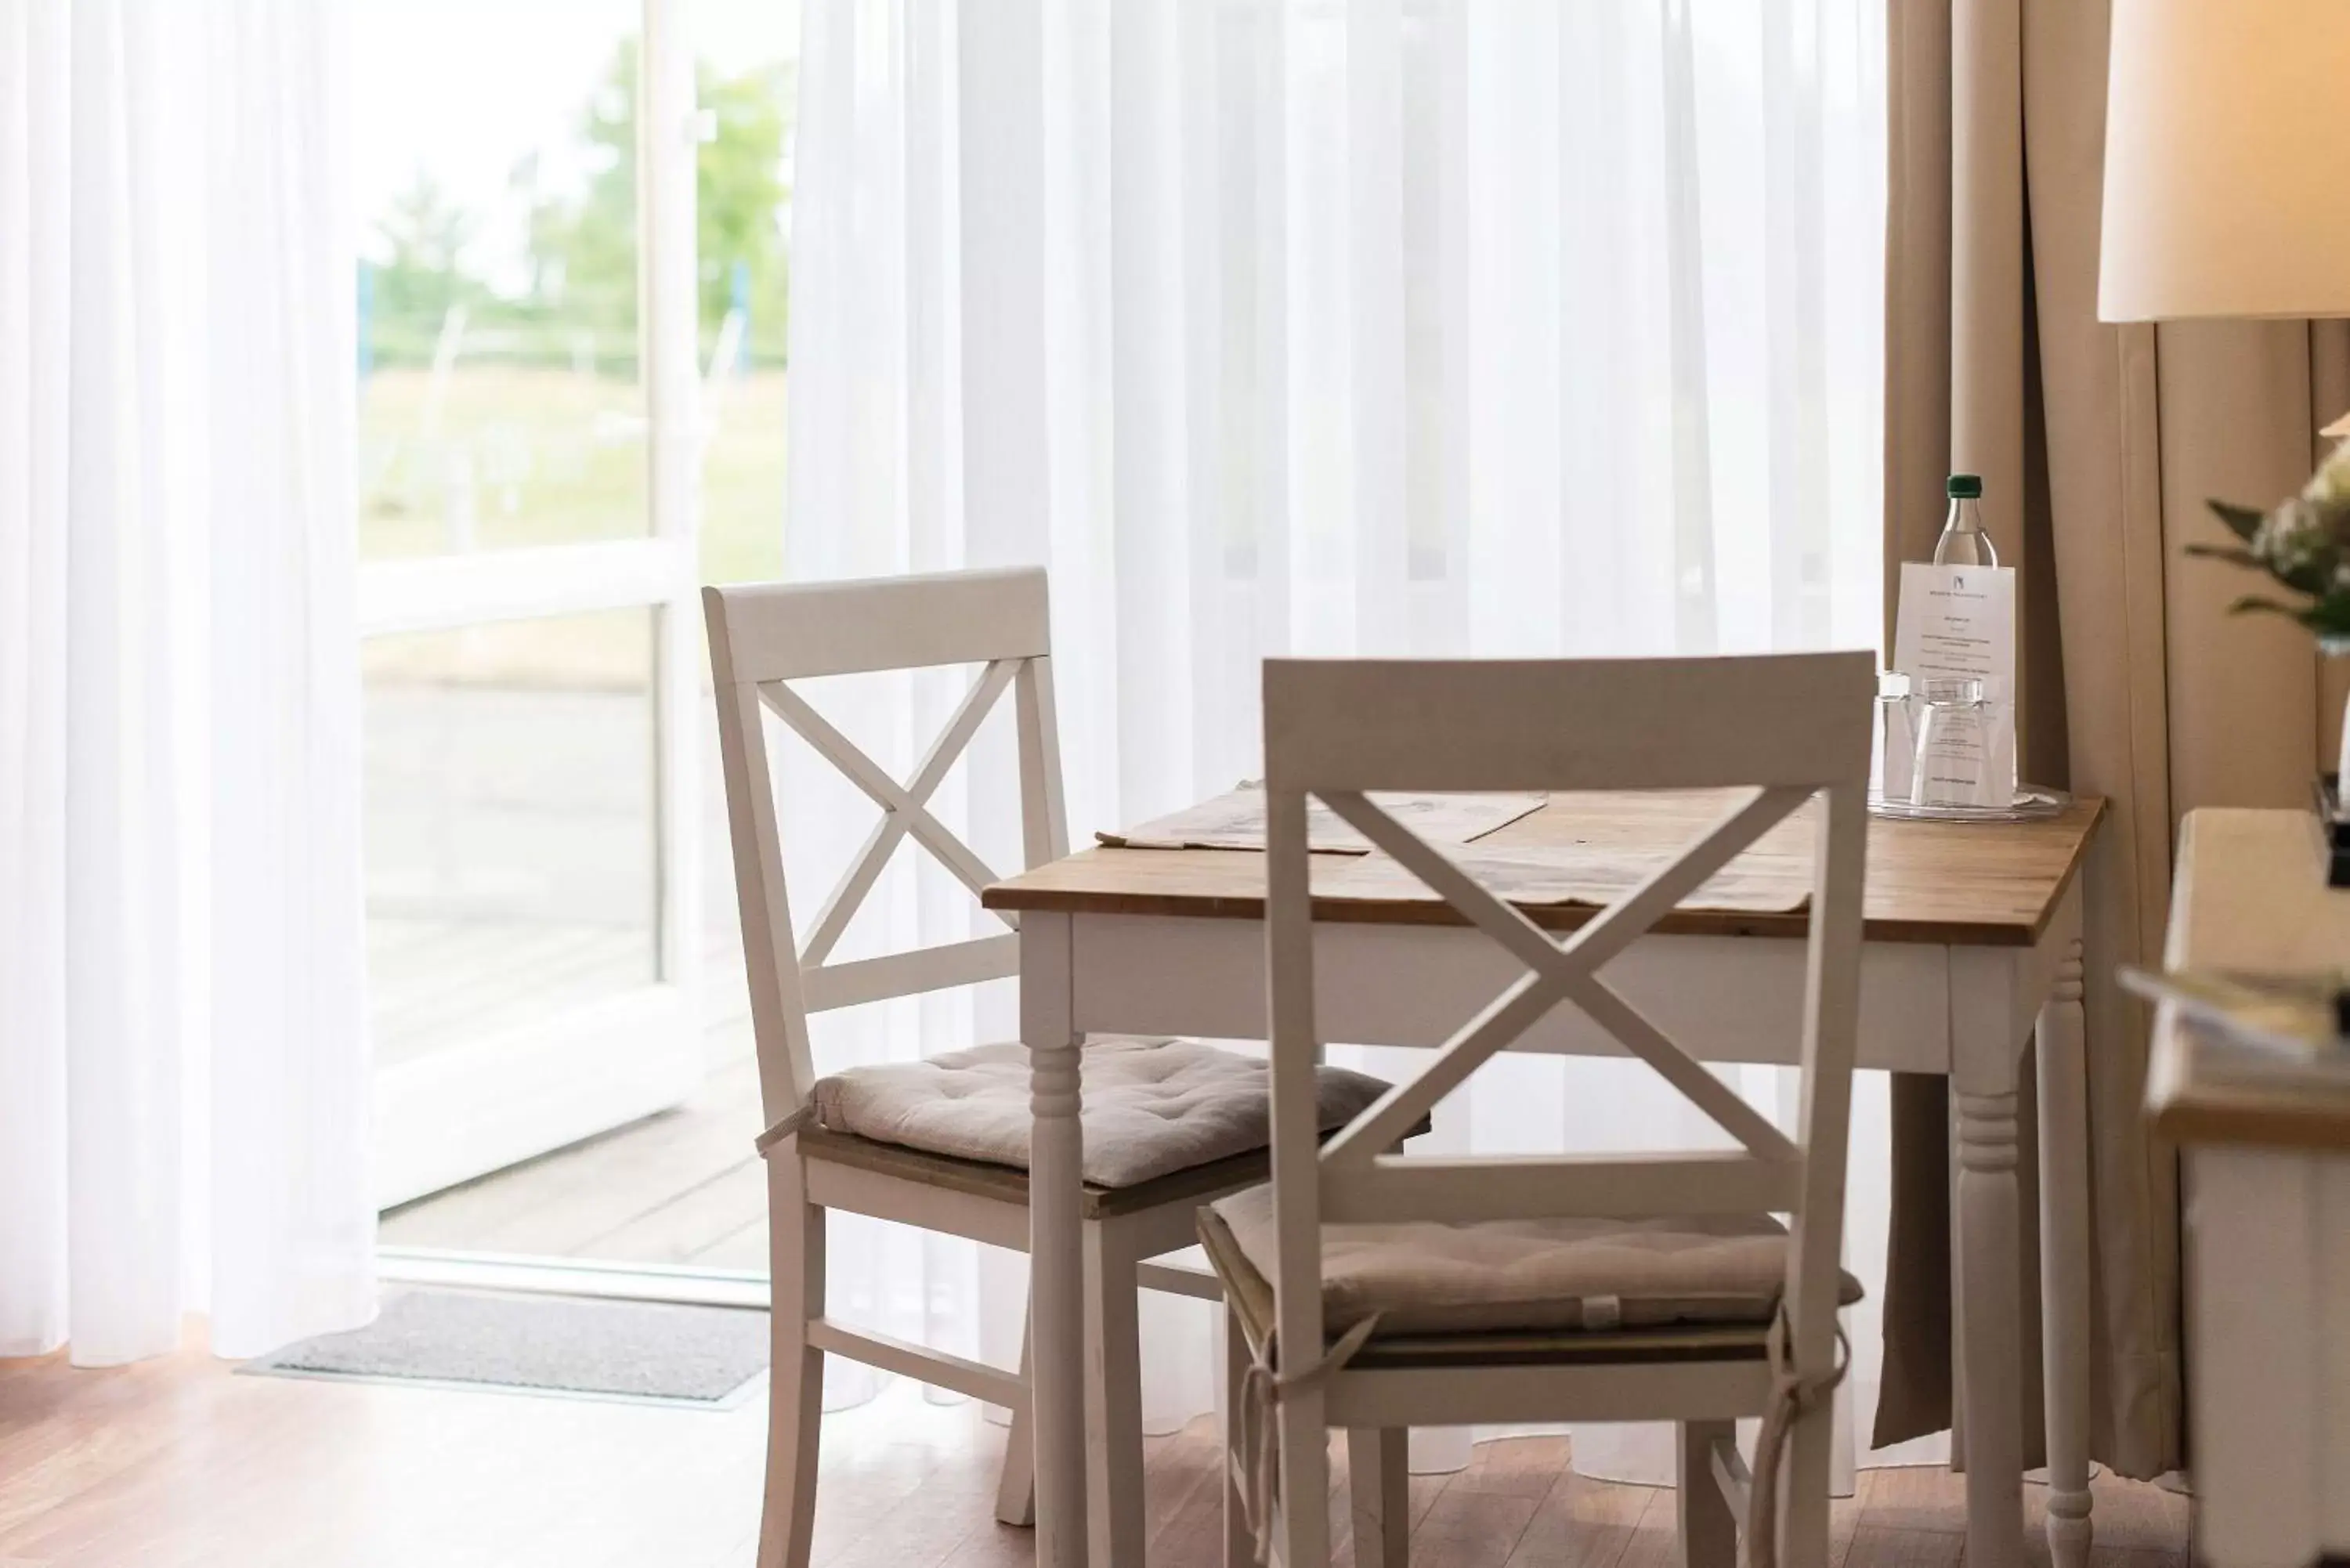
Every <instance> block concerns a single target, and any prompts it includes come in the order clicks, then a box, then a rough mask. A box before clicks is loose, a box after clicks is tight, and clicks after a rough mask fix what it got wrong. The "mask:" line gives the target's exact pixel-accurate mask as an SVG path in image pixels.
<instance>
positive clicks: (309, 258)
mask: <svg viewBox="0 0 2350 1568" xmlns="http://www.w3.org/2000/svg"><path fill="white" fill-rule="evenodd" d="M339 50H340V32H339V16H338V11H337V8H336V7H335V6H334V5H329V4H320V3H318V0H206V3H205V4H203V5H181V4H177V3H175V0H0V1355H28V1354H34V1353H37V1352H41V1351H46V1350H48V1349H51V1348H53V1347H55V1346H56V1345H59V1344H61V1343H65V1342H67V1341H68V1340H69V1341H70V1342H71V1346H72V1354H73V1357H74V1359H75V1360H76V1361H77V1362H80V1363H83V1364H88V1365H104V1364H110V1363H114V1362H120V1361H126V1360H130V1359H133V1358H135V1357H139V1356H142V1355H154V1354H157V1353H160V1352H163V1351H168V1350H171V1349H173V1348H175V1347H176V1346H177V1345H179V1343H180V1336H181V1325H182V1314H183V1313H185V1312H190V1311H195V1312H203V1313H208V1314H210V1317H211V1340H212V1345H213V1348H214V1349H215V1350H217V1351H219V1352H220V1353H221V1354H223V1355H252V1354H254V1353H256V1352H258V1351H262V1350H265V1349H267V1348H270V1347H272V1346H274V1345H278V1344H281V1343H283V1342H285V1341H286V1340H289V1339H293V1338H297V1337H300V1336H302V1335H305V1334H315V1333H318V1332H322V1331H325V1330H328V1329H334V1328H340V1327H347V1326H350V1325H352V1324H357V1323H359V1322H362V1321H364V1320H365V1319H366V1317H367V1316H368V1315H369V1314H370V1313H371V1312H372V1311H373V1306H374V1293H373V1279H372V1262H371V1254H372V1251H373V1242H374V1220H373V1215H372V1212H371V1210H370V1206H369V1201H368V1194H367V1184H366V1180H365V1164H366V1158H367V1154H366V1150H367V1140H366V1126H365V1122H366V1116H365V1106H366V1098H365V1096H366V1085H367V1077H366V1050H365V1044H364V1041H363V1038H362V1033H361V1013H360V992H359V979H360V926H359V919H360V912H359V911H360V904H359V833H358V805H359V782H358V781H359V769H358V762H359V728H358V726H359V710H358V698H359V686H358V677H357V666H356V660H357V643H356V639H355V637H354V633H353V626H352V617H351V594H352V566H353V549H352V533H351V530H352V526H353V518H352V507H351V503H350V485H349V474H348V462H349V452H350V444H351V442H350V421H351V412H350V400H351V365H352V354H353V347H352V336H351V315H352V308H351V307H352V297H351V283H350V278H351V273H350V268H349V263H348V256H349V254H350V250H349V245H350V236H349V234H348V232H347V231H346V229H345V227H344V213H343V212H342V209H341V202H342V187H343V184H344V172H343V170H342V167H341V163H340V161H339V149H340V137H339V135H338V130H337V122H336V106H337V105H338V102H339V93H338V85H337V84H338V79H339V71H340V60H339Z"/></svg>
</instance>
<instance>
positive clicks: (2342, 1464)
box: [2147, 810, 2350, 1568]
mask: <svg viewBox="0 0 2350 1568" xmlns="http://www.w3.org/2000/svg"><path fill="white" fill-rule="evenodd" d="M2164 961H2165V963H2166V965H2167V967H2169V968H2172V969H2180V968H2186V967H2189V966H2192V967H2195V968H2199V969H2230V970H2241V971H2307V970H2312V969H2325V968H2350V891H2334V890H2332V889H2329V888H2326V886H2325V884H2324V875H2323V872H2322V869H2321V867H2320V865H2319V861H2318V846H2317V841H2316V836H2315V834H2314V831H2313V829H2312V826H2311V823H2310V819H2309V815H2308V814H2307V813H2305V812H2297V811H2234V810H2205V811H2198V812H2195V813H2192V814H2191V815H2189V817H2188V818H2187V822H2186V825H2185V827H2184V828H2183V830H2182V832H2181V835H2180V839H2179V851H2178V877H2177V880H2176V885H2175V888H2174V890H2173V893H2172V898H2171V910H2170V929H2169V937H2168V944H2167V948H2166V950H2165V953H2164ZM2225 1067H2226V1063H2225V1059H2224V1058H2223V1057H2222V1056H2221V1055H2220V1054H2219V1053H2216V1052H2215V1051H2214V1050H2213V1049H2212V1048H2211V1047H2210V1045H2209V1044H2205V1043H2204V1042H2202V1041H2200V1040H2199V1039H2198V1037H2197V1036H2196V1035H2195V1034H2194V1033H2192V1032H2190V1031H2189V1030H2187V1029H2184V1028H2181V1027H2179V1026H2178V1022H2177V1020H2176V1019H2174V1018H2173V1017H2171V1016H2170V1015H2169V1012H2168V1009H2165V1010H2163V1011H2162V1012H2158V1014H2157V1017H2156V1022H2155V1033H2154V1044H2153V1058H2152V1063H2151V1065H2150V1070H2149V1074H2148V1079H2147V1114H2148V1116H2150V1117H2151V1118H2152V1120H2153V1125H2154V1128H2155V1131H2156V1133H2157V1134H2158V1136H2159V1137H2161V1138H2162V1139H2163V1140H2164V1141H2166V1142H2168V1143H2169V1144H2172V1145H2174V1146H2176V1147H2178V1149H2179V1150H2180V1152H2181V1155H2182V1158H2183V1161H2184V1165H2185V1169H2184V1171H2183V1179H2184V1183H2185V1201H2186V1217H2187V1259H2186V1262H2187V1353H2188V1366H2187V1376H2188V1397H2189V1435H2188V1452H2189V1465H2190V1468H2191V1470H2192V1473H2193V1476H2194V1485H2195V1493H2196V1498H2197V1503H2198V1506H2197V1510H2196V1538H2197V1539H2196V1544H2197V1552H2198V1556H2197V1561H2198V1562H2199V1563H2208V1564H2210V1568H2309V1565H2310V1564H2313V1563H2331V1562H2340V1561H2345V1560H2350V1078H2345V1080H2344V1081H2342V1082H2340V1083H2336V1084H2331V1085H2329V1084H2326V1083H2324V1082H2322V1081H2313V1080H2311V1079H2310V1078H2307V1077H2304V1076H2302V1075H2282V1074H2280V1075H2278V1076H2276V1077H2275V1078H2274V1079H2273V1080H2260V1081H2247V1080H2246V1078H2245V1077H2244V1075H2242V1073H2241V1069H2239V1070H2236V1071H2232V1072H2231V1071H2227V1070H2224V1069H2225Z"/></svg>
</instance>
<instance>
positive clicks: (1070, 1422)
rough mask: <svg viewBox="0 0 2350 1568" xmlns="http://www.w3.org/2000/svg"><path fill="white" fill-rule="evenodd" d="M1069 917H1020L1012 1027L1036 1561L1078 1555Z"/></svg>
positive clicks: (1074, 1078) (1080, 1461) (1079, 1327)
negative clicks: (1022, 1056)
mask: <svg viewBox="0 0 2350 1568" xmlns="http://www.w3.org/2000/svg"><path fill="white" fill-rule="evenodd" d="M1071 959H1072V954H1071V950H1070V940H1069V920H1068V918H1067V917H1066V916H1065V915H1047V914H1042V913H1038V912H1035V911H1033V910H1032V911H1030V912H1029V913H1028V914H1026V915H1025V916H1024V917H1023V918H1022V919H1021V922H1020V1037H1021V1039H1022V1040H1023V1041H1024V1042H1025V1043H1026V1044H1027V1046H1028V1080H1029V1104H1028V1108H1029V1115H1030V1116H1031V1117H1032V1118H1033V1127H1032V1129H1031V1134H1030V1142H1029V1150H1028V1324H1029V1341H1030V1344H1031V1345H1032V1347H1033V1352H1032V1353H1033V1356H1034V1364H1033V1365H1034V1373H1035V1379H1034V1382H1033V1383H1032V1384H1031V1386H1030V1387H1029V1401H1030V1416H1031V1419H1030V1429H1031V1430H1032V1431H1033V1432H1034V1433H1035V1443H1036V1563H1037V1568H1084V1563H1085V1561H1086V1379H1085V1355H1086V1320H1085V1287H1084V1281H1085V1253H1084V1246H1085V1240H1084V1233H1083V1231H1082V1229H1081V1223H1082V1220H1081V1206H1080V1202H1079V1199H1080V1197H1081V1190H1080V1182H1081V1179H1082V1173H1083V1171H1084V1168H1085V1147H1084V1138H1083V1136H1082V1130H1081V1128H1080V1127H1079V1124H1078V1119H1077V1116H1078V1110H1079V1107H1080V1103H1081V1102H1080V1091H1079V1085H1078V1071H1077V1067H1078V1046H1079V1044H1080V1042H1079V1040H1078V1037H1077V1034H1076V1030H1075V1028H1074V1027H1073V1025H1072V1020H1071V1015H1070V981H1071Z"/></svg>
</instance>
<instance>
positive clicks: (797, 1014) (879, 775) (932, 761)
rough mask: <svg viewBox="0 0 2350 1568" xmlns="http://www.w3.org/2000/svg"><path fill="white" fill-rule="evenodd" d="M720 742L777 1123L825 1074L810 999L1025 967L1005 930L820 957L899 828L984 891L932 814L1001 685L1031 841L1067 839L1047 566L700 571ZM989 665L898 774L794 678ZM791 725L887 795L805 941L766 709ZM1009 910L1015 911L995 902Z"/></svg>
mask: <svg viewBox="0 0 2350 1568" xmlns="http://www.w3.org/2000/svg"><path fill="white" fill-rule="evenodd" d="M702 611H703V614H704V616H705V617H706V618H707V620H708V623H709V628H710V662H711V668H712V675H713V677H714V683H715V686H716V689H717V697H718V744H719V752H720V755H721V757H722V759H723V765H724V768H725V774H726V817H727V824H728V827H729V830H730V831H731V833H732V835H733V844H734V896H735V900H736V902H737V904H738V906H739V907H740V909H741V910H742V917H743V966H744V968H745V970H746V971H747V972H748V977H749V980H750V987H751V1023H752V1029H753V1031H754V1034H755V1035H756V1037H757V1041H758V1054H759V1086H760V1097H761V1099H762V1101H763V1102H764V1109H765V1113H766V1117H767V1121H768V1123H769V1125H770V1126H772V1125H774V1124H775V1122H777V1121H779V1120H781V1119H782V1118H783V1117H784V1116H787V1115H789V1114H791V1113H792V1112H794V1111H795V1110H797V1109H799V1107H800V1106H802V1105H804V1104H805V1103H806V1098H807V1095H808V1090H809V1087H810V1085H812V1084H813V1083H814V1082H815V1069H814V1067H813V1064H811V1062H810V1059H809V1054H808V1026H807V1019H808V1014H809V1013H811V1012H823V1011H825V1010H826V1009H827V1008H834V1007H848V1006H853V1005H855V1004H857V1003H858V1002H878V1001H881V1000H883V999H885V998H888V997H893V996H908V995H911V994H913V993H915V992H924V991H936V990H939V989H941V988H942V987H946V986H955V985H969V984H973V983H976V982H978V981H986V980H995V979H999V978H1002V977H1003V976H1006V975H1013V974H1017V973H1018V972H1019V967H1020V950H1019V947H1018V940H1017V938H1015V937H1014V936H1013V935H1011V934H1010V933H1009V932H1004V933H999V934H997V935H994V936H988V937H979V938H975V939H973V940H969V941H962V942H951V943H945V944H942V945H940V946H936V947H927V948H919V949H916V950H911V951H908V952H897V953H889V954H884V955H882V956H880V957H878V958H867V959H859V960H856V961H844V962H839V963H831V962H827V960H828V959H829V958H830V956H831V953H832V950H833V948H834V947H835V945H836V944H837V943H838V941H839V940H840V937H841V933H842V932H844V931H846V930H847V929H848V923H849V921H850V920H851V919H853V918H854V917H855V915H856V913H857V910H858V907H859V906H860V905H861V904H862V903H863V902H864V900H865V898H866V896H867V894H868V893H869V892H871V890H872V888H873V886H874V884H875V883H876V882H877V881H879V879H880V876H881V872H882V869H883V867H885V866H886V865H887V864H888V862H889V857H890V855H891V854H892V853H893V852H894V851H895V850H896V848H897V847H898V845H899V841H900V840H903V839H906V838H911V839H912V840H913V841H914V842H915V843H917V844H920V846H922V847H923V848H924V849H926V850H928V851H930V853H931V855H932V856H933V857H935V858H937V860H938V861H939V862H940V863H941V865H943V866H945V867H946V868H947V869H948V870H949V871H951V872H952V873H953V874H954V875H955V876H956V877H958V878H959V879H960V880H962V882H963V883H964V885H965V886H967V887H969V888H971V889H972V892H973V893H974V894H976V893H977V892H978V891H979V890H980V889H981V888H985V887H986V886H987V885H988V884H989V883H990V882H993V881H994V880H996V879H997V878H996V874H995V872H994V871H993V869H991V868H990V867H988V865H987V863H986V862H985V861H983V860H982V859H981V858H980V857H979V856H978V855H977V854H975V853H974V852H973V851H972V848H971V847H970V846H968V845H966V844H965V843H964V842H963V841H962V839H961V838H959V837H957V836H955V835H954V834H953V833H952V832H951V831H949V830H948V828H947V827H945V826H943V825H942V824H941V823H940V822H939V820H938V819H937V817H935V816H933V815H931V811H930V809H929V805H928V804H927V803H928V802H929V800H930V798H931V794H933V793H934V792H935V791H936V790H937V788H938V786H939V784H940V782H941V780H943V779H944V778H945V777H946V775H947V773H948V771H949V770H950V769H951V768H952V767H953V765H954V763H955V760H956V758H958V757H960V756H961V755H962V753H963V751H964V749H965V748H966V747H968V746H969V745H970V744H971V741H972V736H973V735H974V734H976V733H977V732H978V731H979V726H980V723H981V722H982V721H983V720H984V719H985V718H986V717H987V715H988V713H989V711H991V710H992V709H993V707H994V705H995V702H996V700H997V699H998V698H1000V697H1001V696H1003V692H1004V691H1005V689H1006V688H1010V689H1011V690H1012V691H1013V692H1014V702H1015V704H1016V708H1017V721H1018V728H1019V751H1020V819H1021V843H1022V847H1023V852H1024V857H1025V862H1026V864H1027V865H1028V866H1032V867H1033V866H1040V865H1043V864H1045V862H1047V861H1050V860H1055V859H1057V858H1059V857H1061V856H1062V855H1065V854H1066V853H1067V851H1068V828H1067V824H1066V817H1065V815H1064V813H1063V809H1062V804H1061V757H1060V742H1059V739H1058V736H1057V734H1056V732H1055V724H1054V717H1053V678H1052V668H1051V664H1052V660H1051V656H1050V655H1051V637H1050V631H1049V622H1050V615H1049V612H1048V607H1047V601H1046V597H1045V573H1044V570H1043V568H1042V567H1035V566H1029V567H1016V568H1012V569H1008V570H1000V571H971V572H944V573H938V574H934V575H931V576H907V577H888V578H871V579H867V580H862V581H854V582H837V583H808V584H783V583H759V584H748V585H744V586H742V587H705V588H704V589H702ZM942 664H978V665H981V666H982V669H981V671H980V675H979V678H978V680H976V681H975V682H973V684H972V688H971V691H970V692H969V693H968V694H967V695H966V696H965V697H964V698H963V700H962V703H961V704H960V705H959V706H958V707H957V708H956V709H955V711H954V716H953V717H952V718H951V719H950V720H949V721H948V722H947V725H946V728H945V729H944V730H942V731H941V732H940V734H939V737H938V739H937V741H936V742H933V743H932V745H931V749H930V751H929V752H928V753H927V754H925V755H924V756H923V758H922V760H921V762H920V764H919V765H918V766H917V767H916V769H915V772H914V776H913V777H912V778H911V779H910V780H908V781H907V782H905V783H903V784H900V783H899V782H898V781H897V780H896V779H894V778H892V777H891V776H890V775H889V773H888V771H887V770H885V769H884V768H882V767H881V765H880V764H879V763H876V762H874V761H873V759H872V758H870V757H868V756H867V755H866V754H865V753H864V752H862V751H861V750H859V749H858V747H857V746H856V745H855V744H854V743H853V742H850V741H849V740H848V739H847V737H846V736H845V735H843V734H841V732H839V731H838V730H837V729H836V728H834V727H833V725H832V724H830V723H829V722H827V721H826V720H825V718H824V716H823V715H822V714H820V713H818V712H817V711H816V710H815V709H814V708H813V707H811V706H809V705H808V702H807V701H806V698H804V697H802V696H801V695H800V694H799V693H798V692H796V691H793V690H792V688H791V686H790V684H789V683H790V682H791V681H794V680H807V679H813V678H815V677H818V676H826V675H853V674H860V673H865V672H868V671H876V670H919V669H924V668H929V667H932V666H937V665H942ZM763 709H764V710H769V711H773V712H775V715H776V716H777V717H779V718H780V719H782V720H783V722H785V723H786V724H788V725H790V726H791V727H792V728H793V729H794V730H795V731H797V732H799V734H800V735H801V737H802V738H803V739H805V740H806V742H807V743H808V744H809V745H810V746H811V747H813V748H814V749H815V750H816V753H818V754H819V755H821V756H823V757H824V758H825V759H826V760H827V761H828V762H830V763H832V764H833V766H835V767H836V768H837V769H839V770H840V772H841V773H842V774H845V775H846V776H847V778H848V780H849V782H851V783H852V784H856V785H857V787H858V789H860V790H862V791H864V792H865V794H867V795H868V796H870V797H871V798H872V800H873V801H874V803H875V804H876V805H879V806H880V807H881V821H880V823H879V826H876V827H875V828H874V830H873V833H872V836H870V837H868V839H867V840H866V841H865V845H864V847H863V848H862V850H860V851H859V853H858V856H857V857H856V859H855V860H853V861H852V862H851V863H850V865H849V869H848V872H847V875H846V876H844V877H842V878H841V880H840V885H839V886H838V887H837V888H834V889H833V891H832V896H831V897H830V898H827V900H826V901H825V904H824V907H823V909H822V910H821V911H820V912H819V913H818V914H817V915H816V919H815V922H814V924H813V925H812V926H811V927H810V929H809V931H808V935H807V939H806V941H805V942H801V941H800V940H798V938H797V937H796V936H795V931H794V928H793V925H792V913H791V900H790V898H789V897H788V895H787V893H786V890H785V884H784V860H783V839H782V835H781V833H780V832H779V830H778V828H777V826H776V809H775V786H774V784H773V782H772V779H771V777H770V774H769V769H768V766H767V747H766V740H765V735H764V730H763V728H762V723H761V719H760V713H761V711H762V710H763ZM1000 918H1001V919H1003V922H1004V924H1005V925H1007V926H1011V925H1014V924H1015V921H1014V919H1013V918H1012V917H1011V916H1008V915H1007V916H1003V917H1000Z"/></svg>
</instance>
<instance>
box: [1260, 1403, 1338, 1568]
mask: <svg viewBox="0 0 2350 1568" xmlns="http://www.w3.org/2000/svg"><path fill="white" fill-rule="evenodd" d="M1322 1411H1323V1401H1322V1391H1321V1390H1320V1389H1318V1388H1304V1389H1295V1390H1293V1391H1291V1392H1290V1393H1289V1395H1288V1396H1287V1397H1284V1399H1283V1400H1282V1401H1281V1404H1280V1405H1279V1407H1277V1409H1276V1411H1275V1414H1274V1430H1275V1431H1276V1432H1278V1433H1279V1434H1280V1438H1281V1530H1280V1532H1279V1534H1278V1535H1277V1536H1276V1539H1277V1540H1278V1541H1279V1542H1281V1561H1282V1562H1283V1563H1285V1564H1287V1565H1288V1568H1322V1564H1324V1563H1327V1562H1329V1561H1330V1428H1329V1424H1328V1423H1327V1422H1326V1421H1325V1420H1324V1419H1323V1417H1322Z"/></svg>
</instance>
